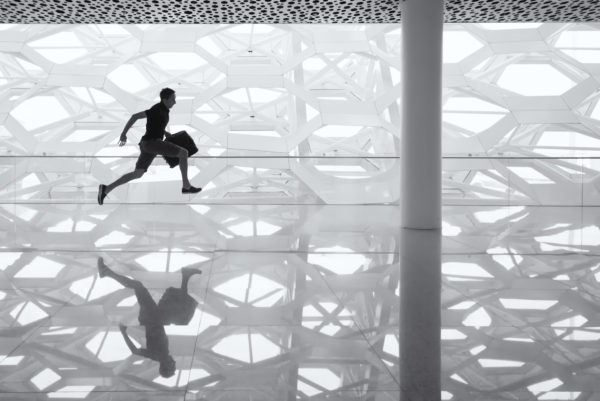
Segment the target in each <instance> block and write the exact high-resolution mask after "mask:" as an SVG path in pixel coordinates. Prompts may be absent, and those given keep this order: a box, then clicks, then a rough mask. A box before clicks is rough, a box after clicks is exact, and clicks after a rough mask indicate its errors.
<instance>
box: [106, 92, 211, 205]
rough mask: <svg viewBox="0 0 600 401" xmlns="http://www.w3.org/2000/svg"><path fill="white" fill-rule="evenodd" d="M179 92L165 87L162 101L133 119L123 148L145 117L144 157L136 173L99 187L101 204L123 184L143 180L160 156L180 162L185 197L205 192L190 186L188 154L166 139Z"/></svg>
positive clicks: (129, 122)
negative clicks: (130, 133)
mask: <svg viewBox="0 0 600 401" xmlns="http://www.w3.org/2000/svg"><path fill="white" fill-rule="evenodd" d="M175 103H176V102H175V91H174V90H173V89H171V88H164V89H163V90H161V91H160V102H159V103H157V104H155V105H154V106H152V107H151V108H149V109H148V110H146V111H140V112H139V113H135V114H134V115H132V116H131V118H130V119H129V121H127V124H125V127H124V128H123V132H122V133H121V137H120V138H119V146H123V145H125V143H127V131H129V129H130V128H131V127H132V126H133V124H134V123H135V122H136V121H137V120H139V119H142V118H145V119H146V133H145V135H144V136H143V137H142V139H141V141H140V144H139V146H140V152H141V153H140V156H139V157H138V160H137V162H136V163H135V170H134V171H132V172H130V173H127V174H124V175H123V176H121V177H120V178H118V179H117V180H116V181H114V182H112V183H110V184H108V185H104V184H100V187H99V188H98V204H99V205H102V204H103V203H104V198H106V195H108V194H109V193H110V192H111V191H112V190H113V189H115V188H116V187H118V186H119V185H123V184H125V183H127V182H129V181H131V180H135V179H136V178H140V177H141V176H143V175H144V173H145V172H146V171H148V167H150V164H152V161H153V160H154V158H155V157H156V155H161V156H170V157H176V158H178V159H179V169H180V170H181V181H182V182H183V187H182V188H181V193H184V194H195V193H198V192H200V191H201V190H202V188H196V187H194V186H192V184H190V180H189V179H188V175H187V170H188V162H187V159H188V151H187V150H186V149H185V148H182V147H181V146H177V145H175V144H174V143H171V142H167V141H165V140H163V139H164V138H165V136H166V137H167V138H168V137H169V136H170V135H171V134H170V133H168V132H167V131H165V128H166V127H167V124H168V122H169V110H170V109H171V107H173V106H174V105H175Z"/></svg>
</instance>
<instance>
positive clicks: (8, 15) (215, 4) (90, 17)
mask: <svg viewBox="0 0 600 401" xmlns="http://www.w3.org/2000/svg"><path fill="white" fill-rule="evenodd" d="M400 14H401V13H400V1H397V0H396V1H390V0H386V1H378V0H326V1H321V0H301V1H285V0H277V1H270V0H251V1H246V0H229V1H228V0H218V1H215V0H182V1H165V0H141V1H140V0H120V1H116V0H113V1H99V0H54V1H47V2H40V1H35V0H5V1H3V2H2V3H1V4H0V22H2V23H69V24H71V23H119V24H132V23H149V24H156V23H163V24H214V23H227V24H231V23H270V24H285V23H295V24H298V23H398V22H400V18H401V15H400ZM444 20H445V22H461V23H465V22H469V23H473V22H477V23H481V22H594V21H600V10H599V7H598V3H597V1H595V0H578V1H567V0H541V1H538V0H525V1H523V0H506V1H502V0H486V1H480V0H448V1H446V2H445V13H444Z"/></svg>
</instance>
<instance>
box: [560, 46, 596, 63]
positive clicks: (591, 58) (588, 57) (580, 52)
mask: <svg viewBox="0 0 600 401" xmlns="http://www.w3.org/2000/svg"><path fill="white" fill-rule="evenodd" d="M561 51H562V52H563V53H565V54H566V55H567V56H569V57H573V58H574V59H575V60H576V61H578V62H580V63H583V64H600V50H584V49H577V50H571V49H561Z"/></svg>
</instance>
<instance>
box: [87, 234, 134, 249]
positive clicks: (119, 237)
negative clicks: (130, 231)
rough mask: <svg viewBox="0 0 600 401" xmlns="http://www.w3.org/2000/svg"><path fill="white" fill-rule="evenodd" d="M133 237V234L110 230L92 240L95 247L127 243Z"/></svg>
mask: <svg viewBox="0 0 600 401" xmlns="http://www.w3.org/2000/svg"><path fill="white" fill-rule="evenodd" d="M133 237H134V236H133V235H127V234H125V233H123V232H121V231H112V232H110V233H108V234H106V235H105V236H103V237H102V238H100V239H98V240H97V241H96V242H94V245H95V246H97V247H102V246H108V245H125V244H127V243H129V241H131V239H132V238H133Z"/></svg>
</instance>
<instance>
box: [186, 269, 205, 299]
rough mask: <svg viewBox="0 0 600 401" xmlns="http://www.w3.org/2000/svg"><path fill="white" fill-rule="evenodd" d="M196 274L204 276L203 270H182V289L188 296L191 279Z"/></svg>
mask: <svg viewBox="0 0 600 401" xmlns="http://www.w3.org/2000/svg"><path fill="white" fill-rule="evenodd" d="M194 274H202V270H200V269H194V268H192V267H184V268H183V269H181V289H182V290H183V291H184V292H185V293H186V294H187V287H188V282H189V281H190V278H191V277H192V276H193V275H194Z"/></svg>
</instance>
